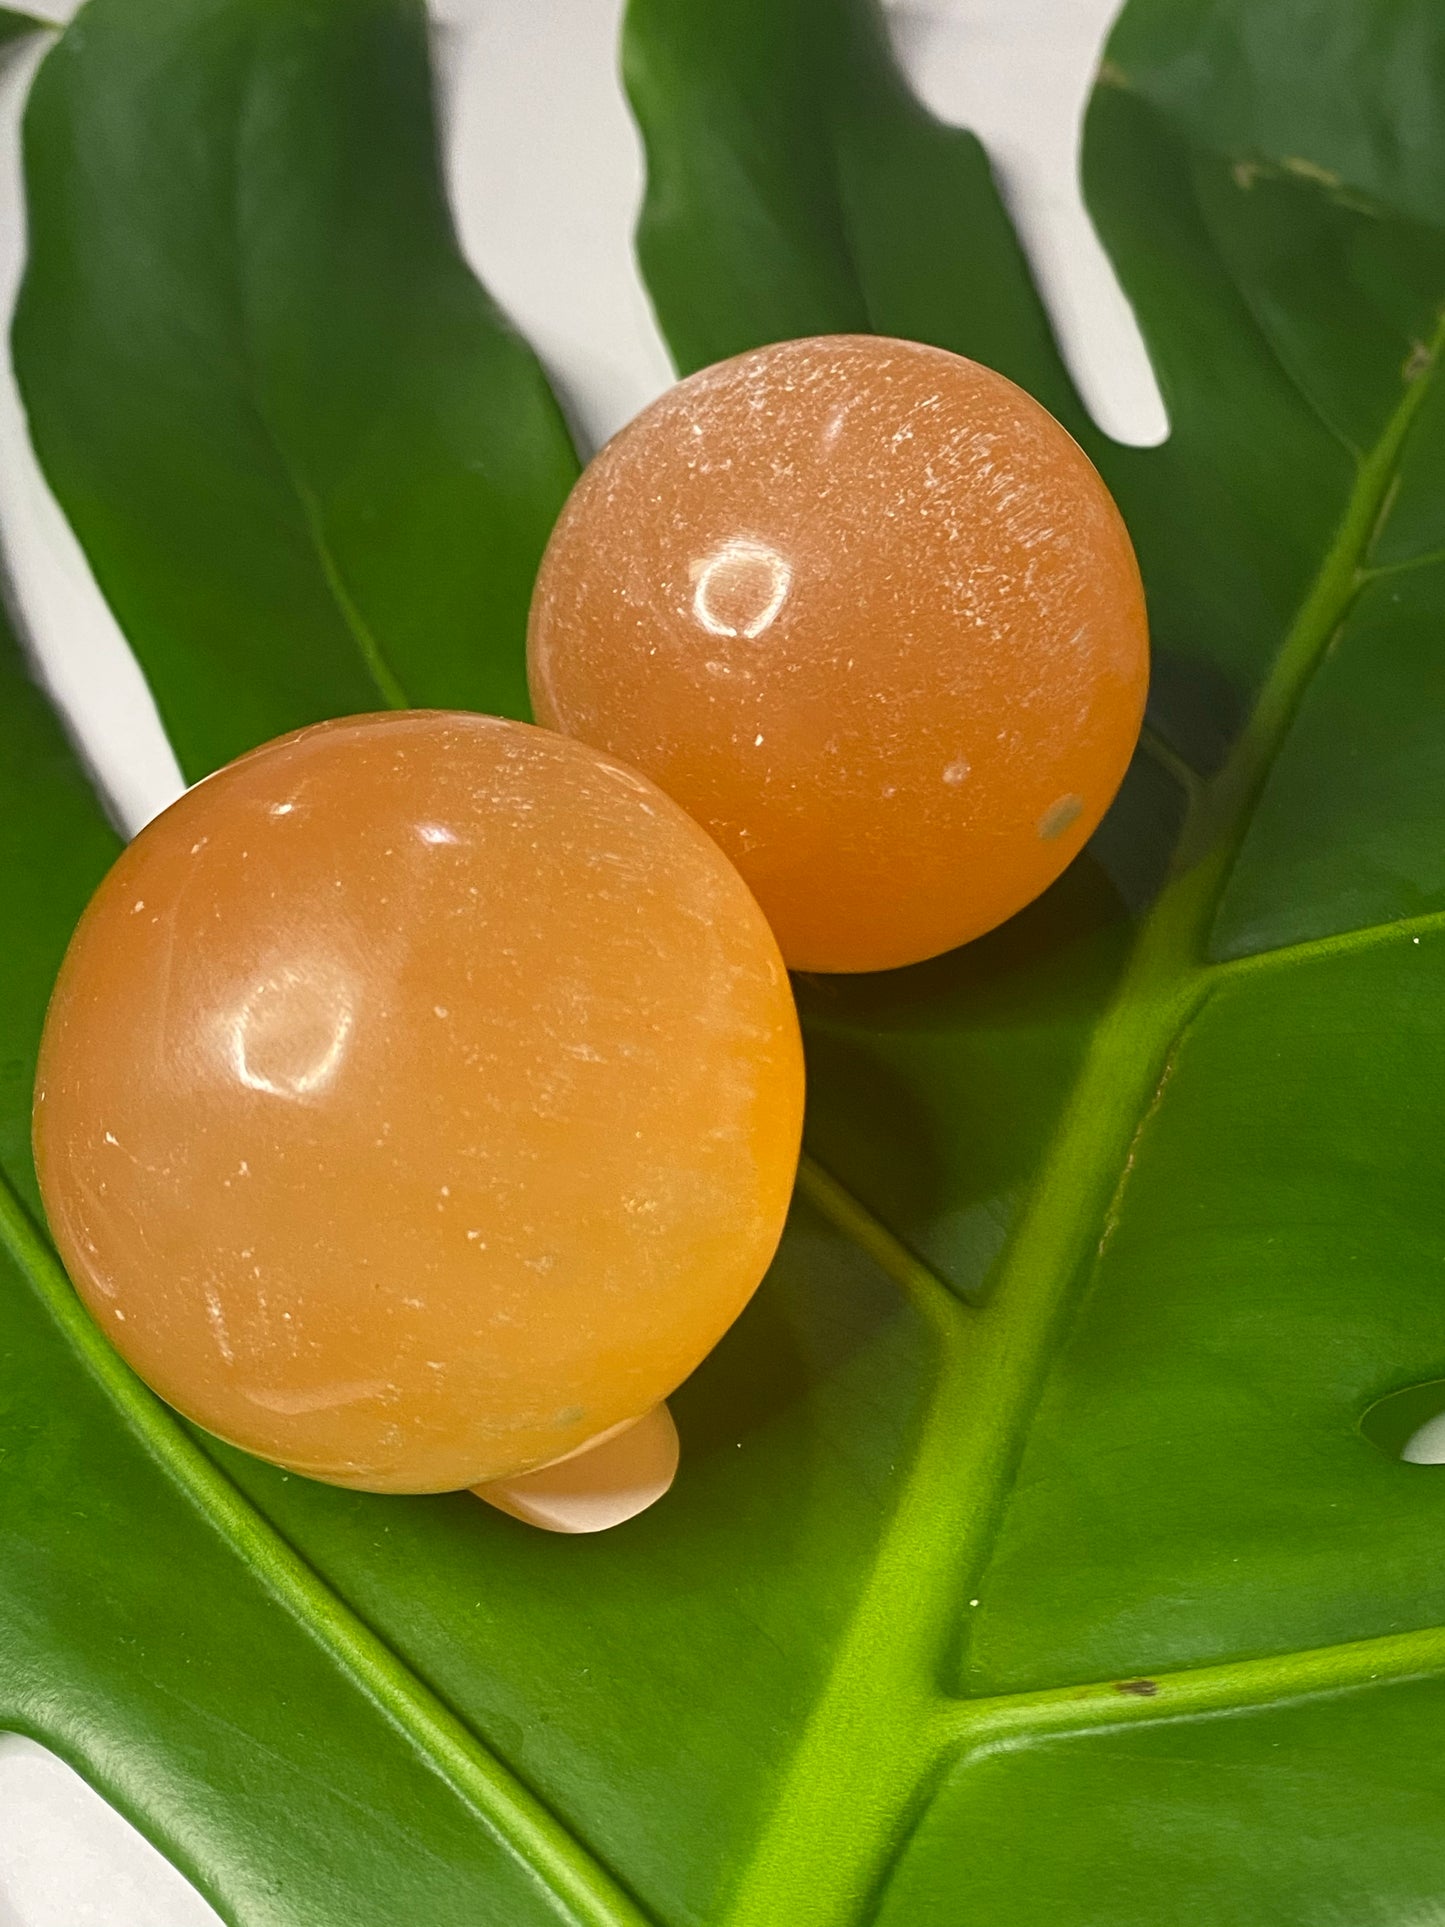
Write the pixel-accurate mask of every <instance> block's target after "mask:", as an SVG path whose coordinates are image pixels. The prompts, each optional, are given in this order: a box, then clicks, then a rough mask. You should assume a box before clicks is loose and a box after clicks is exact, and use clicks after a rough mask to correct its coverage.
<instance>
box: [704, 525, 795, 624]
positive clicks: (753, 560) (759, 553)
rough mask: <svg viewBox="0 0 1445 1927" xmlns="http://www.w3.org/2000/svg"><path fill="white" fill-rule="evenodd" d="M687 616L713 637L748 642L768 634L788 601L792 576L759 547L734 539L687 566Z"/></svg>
mask: <svg viewBox="0 0 1445 1927" xmlns="http://www.w3.org/2000/svg"><path fill="white" fill-rule="evenodd" d="M692 576H693V592H692V612H693V614H694V615H695V616H696V617H697V619H698V621H699V622H700V623H701V624H702V626H703V628H704V629H706V630H707V632H708V634H709V635H713V636H743V637H746V639H747V640H748V641H749V642H752V641H753V640H755V638H756V637H758V636H760V635H762V633H763V631H764V630H765V629H768V628H771V626H772V624H773V623H774V622H775V621H776V620H777V617H778V612H779V610H780V609H781V608H782V606H783V604H784V603H785V602H786V601H787V599H788V590H789V589H790V588H791V587H792V582H793V571H792V568H791V566H790V565H789V564H788V563H787V562H786V561H784V559H783V557H782V556H780V555H779V554H778V552H777V550H776V549H770V548H769V547H768V546H767V544H766V543H765V542H754V541H751V540H750V539H749V538H748V537H746V536H735V537H734V538H733V539H732V540H731V541H728V542H724V543H723V544H722V546H721V547H720V548H717V549H715V550H714V551H713V553H712V554H711V555H709V556H705V557H704V558H703V560H702V561H701V562H695V563H694V564H693V566H692Z"/></svg>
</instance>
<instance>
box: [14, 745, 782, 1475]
mask: <svg viewBox="0 0 1445 1927" xmlns="http://www.w3.org/2000/svg"><path fill="white" fill-rule="evenodd" d="M801 1063H802V1060H801V1053H800V1047H799V1040H798V1031H797V1023H796V1018H795V1015H794V1011H793V1006H792V1000H791V996H790V993H789V988H788V982H787V976H786V973H785V971H784V969H783V965H782V960H781V958H780V957H779V955H778V951H777V947H776V945H775V943H774V941H773V939H772V936H771V934H770V932H769V930H768V927H767V924H766V923H765V921H764V919H763V916H762V914H761V912H760V911H759V909H758V907H757V905H756V904H755V902H754V901H753V899H752V897H751V896H750V895H749V894H748V891H747V889H746V887H745V886H744V884H743V883H742V881H741V879H740V878H739V877H738V875H737V872H736V871H735V870H734V869H733V868H732V866H731V864H729V863H728V861H727V859H726V858H725V857H724V856H723V855H722V853H721V851H719V849H718V848H717V846H716V844H714V843H713V842H711V841H710V839H709V838H708V837H707V836H706V835H704V833H703V832H702V831H701V830H700V829H699V828H698V827H697V825H696V824H695V823H693V822H692V821H691V819H690V818H688V817H687V816H685V815H684V814H683V812H682V811H681V810H680V809H679V808H678V807H677V806H676V805H675V804H674V803H671V802H669V801H668V799H667V798H666V797H665V796H663V795H662V794H661V793H660V792H659V791H658V790H656V789H655V788H654V787H653V785H652V784H651V783H649V782H648V781H646V780H645V778H643V777H641V776H638V775H636V774H635V773H634V772H633V771H631V770H629V769H627V768H625V767H624V766H623V765H621V764H619V763H617V762H615V761H614V760H613V759H612V758H611V757H610V756H606V755H603V754H601V753H599V752H598V751H596V750H593V749H589V748H586V747H585V746H584V745H582V744H580V743H575V742H570V741H567V740H566V739H564V738H562V737H559V736H553V735H550V734H548V733H546V732H545V731H543V730H539V729H531V728H529V727H527V726H526V725H524V724H521V723H507V722H498V721H495V720H493V719H492V718H489V717H484V716H466V715H447V714H436V713H426V712H413V713H404V714H400V715H390V716H370V717H366V716H363V717H357V718H353V719H350V720H347V721H342V722H336V723H327V724H322V725H321V726H320V727H318V728H315V729H309V730H303V731H301V732H300V733H299V734H298V735H294V736H289V737H285V738H283V739H282V740H280V741H279V742H275V743H271V744H268V745H267V746H266V747H265V748H264V749H260V750H257V751H256V752H255V753H254V754H253V755H250V756H247V757H244V758H242V759H241V761H239V762H237V763H233V764H232V765H231V766H230V767H229V768H227V769H224V770H222V771H221V772H220V773H219V774H218V775H216V776H213V777H211V778H210V779H209V780H208V781H206V782H204V783H201V784H199V785H198V786H197V787H196V788H195V789H193V790H191V791H190V792H189V793H188V794H187V795H186V796H184V797H182V798H181V800H180V801H179V802H178V803H176V804H175V805H174V807H173V808H171V809H169V810H167V811H166V812H165V814H164V815H163V816H161V817H159V818H158V819H157V820H156V821H155V822H154V823H152V824H151V825H150V827H149V828H148V829H146V830H145V831H143V832H142V834H141V835H140V836H139V837H138V838H137V839H136V841H135V842H134V843H133V844H131V846H130V848H129V849H128V850H126V851H125V853H124V854H123V855H122V857H121V858H120V860H119V862H118V863H117V864H116V865H115V868H114V869H113V870H112V871H111V873H110V875H109V876H108V877H107V879H106V880H105V882H104V883H103V884H102V885H101V888H100V890H99V892H98V893H97V895H96V897H95V899H94V900H93V902H92V903H91V905H90V907H89V909H88V910H87V911H86V913H85V916H84V917H83V919H82V920H81V923H80V926H79V928H78V929H77V931H76V933H75V937H74V939H73V941H72V943H71V946H70V949H69V952H68V953H67V955H66V959H65V963H64V966H63V968H62V970H61V973H60V978H59V981H58V983H57V985H56V989H55V994H54V998H53V1000H52V1003H51V1007H50V1013H49V1016H48V1018H47V1021H46V1027H45V1036H44V1042H43V1046H42V1050H41V1060H40V1075H39V1079H38V1083H37V1091H36V1109H35V1149H36V1157H37V1162H38V1165H39V1171H40V1182H41V1188H42V1190H43V1192H44V1196H45V1204H46V1209H47V1211H48V1213H49V1216H50V1221H51V1224H52V1227H53V1229H54V1232H55V1236H56V1239H57V1241H58V1243H59V1245H60V1249H61V1252H62V1254H63V1256H64V1258H65V1261H66V1263H67V1265H68V1266H69V1268H70V1272H71V1276H72V1277H73V1278H74V1280H75V1283H76V1286H77V1288H78V1290H79V1291H80V1294H81V1296H82V1297H83V1298H84V1300H85V1302H86V1304H87V1305H88V1306H89V1308H90V1310H91V1312H92V1313H93V1314H94V1316H95V1317H96V1319H97V1320H98V1321H99V1323H100V1324H101V1326H102V1327H103V1329H104V1330H105V1331H106V1332H107V1334H108V1335H109V1336H110V1338H111V1339H112V1340H113V1341H114V1342H115V1344H116V1345H117V1347H118V1348H119V1349H120V1350H121V1351H122V1352H123V1353H124V1354H125V1356H126V1358H127V1359H129V1361H130V1362H131V1364H132V1365H133V1366H134V1367H135V1368H136V1370H137V1371H138V1372H139V1373H140V1374H141V1376H142V1377H143V1378H144V1379H145V1380H146V1381H147V1382H148V1383H149V1384H150V1385H152V1386H153V1387H154V1388H155V1389H156V1390H157V1391H158V1392H159V1393H160V1394H161V1396H162V1397H164V1398H166V1399H168V1400H169V1401H170V1402H171V1403H172V1404H173V1405H176V1406H178V1407H179V1408H180V1410H181V1411H183V1412H184V1413H186V1414H187V1415H188V1416H189V1417H191V1418H193V1419H195V1420H197V1421H198V1422H199V1423H200V1424H201V1425H203V1426H205V1427H206V1428H207V1429H208V1430H210V1431H212V1432H214V1433H217V1434H218V1435H219V1436H220V1437H222V1438H225V1439H228V1440H230V1441H231V1442H232V1443H234V1444H236V1445H240V1446H244V1447H245V1448H246V1449H247V1450H248V1451H251V1452H255V1453H258V1454H259V1455H260V1456H262V1457H263V1458H268V1459H272V1460H274V1461H276V1462H277V1463H279V1464H282V1465H286V1466H289V1467H292V1468H294V1469H295V1470H297V1471H300V1472H306V1473H309V1474H311V1475H312V1476H314V1477H316V1478H321V1479H327V1480H331V1481H333V1482H334V1483H336V1484H338V1485H352V1486H362V1487H368V1488H372V1489H375V1490H381V1491H435V1490H442V1489H447V1488H453V1487H461V1486H469V1485H473V1484H477V1483H480V1482H483V1481H487V1480H491V1479H496V1478H500V1477H506V1476H508V1475H511V1474H514V1473H516V1472H519V1471H523V1470H526V1469H528V1468H530V1467H532V1466H536V1465H539V1464H543V1463H547V1462H550V1461H551V1460H553V1459H556V1458H559V1457H561V1456H562V1455H563V1454H565V1453H568V1452H571V1451H573V1450H575V1449H576V1448H578V1447H579V1446H581V1445H583V1444H585V1443H586V1442H587V1441H588V1440H590V1439H592V1438H594V1437H596V1435H598V1434H599V1433H601V1432H604V1431H606V1430H608V1429H609V1428H610V1427H613V1426H617V1425H620V1424H622V1423H624V1422H625V1421H627V1420H630V1419H635V1418H637V1417H639V1416H640V1415H641V1414H643V1413H645V1412H647V1411H648V1410H649V1409H650V1408H651V1407H652V1406H654V1405H655V1404H656V1403H657V1401H658V1400H659V1399H660V1398H662V1397H664V1396H665V1394H666V1393H668V1392H669V1391H670V1390H671V1389H672V1388H673V1387H674V1386H675V1385H676V1384H677V1383H678V1381H679V1380H680V1379H682V1378H683V1377H684V1376H685V1375H686V1374H687V1373H688V1372H689V1371H691V1370H692V1368H693V1367H694V1366H695V1365H696V1364H697V1363H698V1361H699V1359H701V1358H702V1357H703V1355H704V1354H705V1353H706V1352H707V1351H708V1350H709V1349H710V1348H711V1346H712V1345H713V1344H715V1343H716V1341H717V1339H718V1338H719V1336H720V1335H721V1333H722V1332H723V1331H724V1330H725V1329H726V1327H727V1326H728V1325H729V1324H730V1323H731V1322H732V1320H733V1319H734V1318H735V1317H736V1316H737V1314H738V1312H739V1311H740V1310H741V1309H742V1307H743V1305H744V1303H745V1302H746V1300H747V1299H748V1297H749V1295H750V1294H751V1293H752V1291H753V1289H754V1287H755V1286H756V1285H757V1283H758V1281H759V1279H760V1278H761V1277H762V1274H763V1272H764V1270H765V1268H766V1266H767V1264H768V1262H769V1260H770V1258H771V1256H772V1253H773V1250H774V1247H775V1246H776V1244H777V1241H778V1236H779V1233H780V1231H781V1228H782V1223H783V1216H784V1213H785V1211H786V1209H787V1205H788V1198H789V1192H790V1190H791V1186H792V1179H793V1173H794V1167H795V1164H796V1160H797V1150H798V1135H799V1129H800V1122H801V1111H802V1067H801Z"/></svg>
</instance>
